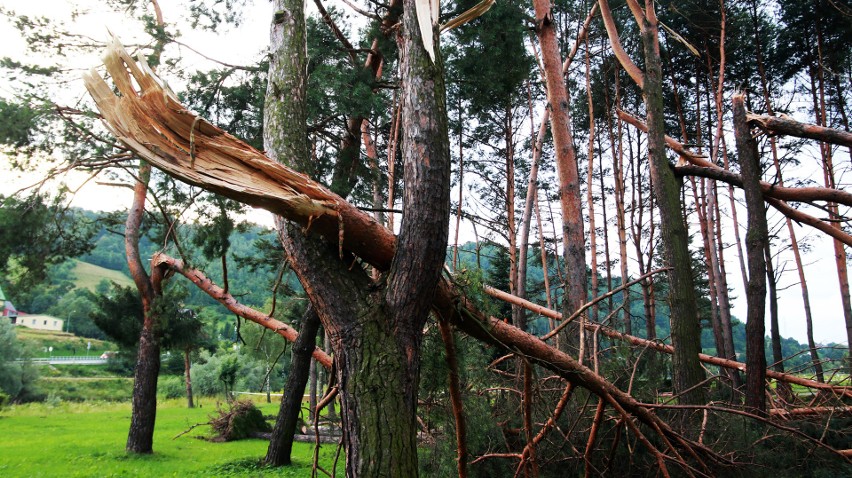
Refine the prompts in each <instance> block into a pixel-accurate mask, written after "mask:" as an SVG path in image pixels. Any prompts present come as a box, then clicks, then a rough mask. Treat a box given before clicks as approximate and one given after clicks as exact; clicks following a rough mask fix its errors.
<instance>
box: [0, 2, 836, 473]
mask: <svg viewBox="0 0 852 478" xmlns="http://www.w3.org/2000/svg"><path fill="white" fill-rule="evenodd" d="M178 3H179V5H173V4H168V5H167V4H165V3H164V2H158V1H157V0H107V1H105V2H101V5H100V6H99V7H98V9H93V7H91V6H90V5H82V4H81V5H78V6H77V7H76V8H75V9H73V10H72V12H71V15H70V16H69V17H68V18H55V17H52V16H51V15H50V14H49V13H47V12H44V13H43V14H39V15H37V16H35V15H29V14H22V13H18V12H15V11H13V10H12V9H9V8H3V9H2V12H3V14H4V16H5V17H6V19H7V20H8V22H9V24H10V25H12V26H14V27H15V29H16V30H17V32H18V34H19V35H20V36H21V37H22V38H23V39H24V41H25V43H26V51H27V54H26V55H24V56H23V57H5V58H3V59H2V60H0V67H2V68H3V69H4V74H5V75H6V77H7V79H8V83H7V84H8V86H7V87H5V88H6V90H9V91H13V92H14V93H13V94H9V95H0V111H2V113H3V114H2V115H0V140H2V143H3V145H4V152H5V156H6V158H7V160H8V163H9V167H10V168H12V169H17V170H30V171H33V170H34V171H39V172H40V173H41V174H43V175H44V176H45V178H46V179H50V178H54V177H60V176H62V175H64V174H66V173H68V172H69V171H72V170H73V171H76V172H83V173H84V174H86V175H88V177H89V181H91V182H96V183H98V184H99V185H101V186H106V187H111V188H113V190H114V191H115V194H122V195H125V196H126V197H129V198H132V200H131V202H130V203H129V204H130V206H129V207H128V208H127V209H126V210H122V211H118V212H113V213H91V212H87V211H80V210H75V209H69V208H68V207H66V206H63V205H64V204H67V198H68V197H71V196H73V195H74V193H75V192H76V191H73V190H69V189H68V188H65V189H62V188H60V189H58V190H50V188H48V187H46V186H43V187H42V188H36V190H35V191H33V190H32V189H28V190H26V191H21V192H19V193H17V194H15V195H10V197H8V198H7V199H5V202H4V213H3V214H2V216H0V221H3V222H4V225H3V227H2V229H0V236H2V237H0V239H2V243H0V266H3V270H4V278H3V280H2V285H3V288H4V290H7V289H9V290H12V289H14V290H17V291H20V292H19V294H21V295H19V296H18V297H17V298H16V299H17V300H18V301H19V302H20V303H22V304H26V305H27V307H29V308H30V309H31V310H37V309H38V308H39V307H42V308H45V310H46V309H48V308H49V307H50V305H51V304H50V303H49V302H50V301H49V299H48V300H45V299H41V302H39V297H40V296H41V297H44V296H45V294H51V293H53V294H54V297H55V296H56V295H58V292H60V289H61V287H62V286H61V284H56V283H51V281H53V280H54V279H55V278H56V277H57V274H59V275H60V276H61V273H62V272H61V270H62V267H63V266H62V264H67V262H66V261H67V260H68V259H69V258H73V257H77V258H79V259H81V260H85V261H87V262H91V263H96V264H98V265H101V266H105V267H107V268H109V269H113V270H122V271H124V272H126V273H127V275H128V276H129V277H130V278H131V279H132V283H133V286H132V287H129V288H128V287H120V286H118V285H112V286H109V285H107V284H103V285H102V286H98V290H97V291H95V293H94V294H92V295H91V296H88V298H86V299H85V300H88V301H89V302H90V306H91V308H92V310H93V311H94V317H96V319H95V320H94V321H93V324H92V325H93V326H94V327H93V328H92V332H90V333H99V332H100V333H103V334H105V335H106V336H109V337H111V338H113V339H114V340H116V341H117V342H118V343H122V344H124V345H125V346H126V347H124V348H125V349H126V350H132V353H131V354H130V356H129V357H130V359H129V361H128V362H129V366H130V367H131V368H132V369H133V374H134V382H133V392H132V413H131V417H130V423H129V432H128V437H127V442H126V445H125V446H126V451H127V452H128V453H130V454H149V453H152V452H154V453H155V452H156V443H154V441H153V434H154V427H155V422H156V417H157V387H158V377H159V375H160V372H161V365H162V364H161V357H162V353H163V352H164V351H166V350H182V351H183V352H184V357H185V363H186V366H185V368H186V378H187V380H186V389H187V393H188V394H191V386H190V373H189V368H190V362H191V361H192V360H193V358H194V357H199V354H200V353H202V352H199V351H200V350H202V349H204V348H205V347H208V348H209V347H210V346H209V345H204V344H203V343H202V340H201V339H203V338H204V337H207V338H208V339H209V338H210V337H211V336H213V337H214V338H215V339H216V340H225V341H228V340H231V341H234V343H235V344H236V343H243V344H245V343H246V341H245V338H244V335H246V336H251V335H252V334H253V336H257V334H261V339H260V340H263V337H265V336H266V335H267V333H268V335H273V336H274V335H278V336H280V338H281V342H282V343H290V344H291V345H290V346H289V351H288V352H287V353H286V354H287V357H286V359H285V360H284V364H285V365H286V367H287V368H288V371H287V373H286V383H284V384H283V388H284V393H283V396H282V399H281V405H280V410H279V412H278V416H277V418H276V420H275V425H274V428H273V429H272V431H271V433H270V438H269V448H268V452H267V454H266V456H265V457H264V458H262V460H261V461H262V463H263V464H264V466H269V467H278V466H283V465H287V464H288V463H290V453H291V448H292V446H293V437H294V433H295V430H296V427H297V422H298V419H299V413H300V410H301V406H302V397H303V395H304V393H305V388H306V386H307V385H308V382H309V381H311V387H312V389H314V388H316V387H319V388H321V393H320V392H317V391H314V392H313V393H312V395H313V396H315V397H316V398H315V399H314V400H312V402H311V404H310V407H311V417H313V418H316V420H314V421H319V417H320V415H321V411H322V410H323V409H325V408H326V407H328V406H329V405H330V404H332V406H335V407H338V408H339V410H337V411H335V414H337V413H339V417H340V424H339V426H340V429H341V431H342V434H341V436H340V437H339V443H338V446H339V448H340V450H341V452H342V456H343V458H341V460H342V463H344V464H343V465H342V467H341V468H344V469H345V471H344V473H345V475H346V476H353V477H354V476H418V475H424V476H449V475H453V474H458V475H459V476H460V477H465V476H520V475H523V476H564V475H566V474H570V475H580V474H582V475H584V476H596V475H602V476H610V475H619V474H629V475H631V476H632V475H636V476H658V475H662V476H736V475H746V474H747V475H749V476H752V475H757V476H764V475H767V476H769V475H772V476H837V475H842V474H848V473H849V472H850V470H852V435H850V433H852V430H851V429H850V423H852V417H850V415H852V403H850V401H852V383H850V371H852V355H850V352H849V347H848V344H849V343H852V299H850V291H849V279H848V265H847V261H848V256H847V251H846V249H845V247H847V246H852V235H850V232H849V226H848V224H847V221H848V220H847V219H846V217H845V214H846V213H847V210H848V208H849V207H850V206H852V195H850V193H849V192H848V191H847V190H846V189H847V184H846V182H845V179H844V178H845V176H846V174H845V173H846V172H848V167H849V164H850V163H849V161H850V160H852V132H850V127H849V119H848V112H847V105H848V101H849V99H850V95H849V89H850V88H849V87H850V83H852V54H850V53H852V3H850V2H849V1H848V0H813V1H809V2H803V1H793V0H774V1H770V2H757V1H754V0H736V1H734V0H727V1H726V0H717V1H702V0H690V1H687V2H666V3H664V2H656V3H655V2H653V1H651V0H647V1H645V2H642V1H639V0H626V1H623V2H622V1H611V2H610V1H607V0H600V1H598V2H587V1H572V0H559V1H553V2H550V1H548V0H532V1H531V2H520V1H516V0H482V1H481V2H476V1H475V0H458V1H452V2H444V3H441V2H433V1H424V0H389V1H387V2H386V3H385V2H382V1H375V0H367V1H358V0H351V1H350V0H344V1H343V2H341V3H338V2H328V1H325V2H324V1H323V0H314V1H313V2H303V1H299V0H274V1H273V2H271V3H272V5H267V4H266V3H267V2H252V1H251V0H185V1H183V2H178ZM254 3H258V4H261V3H262V4H263V5H262V6H263V7H264V8H265V10H264V13H263V17H262V18H263V22H264V23H263V24H262V25H261V24H251V25H250V28H253V29H260V28H263V29H268V30H269V32H270V33H269V44H268V45H265V46H261V47H259V48H260V51H257V52H251V51H246V52H245V54H244V55H243V57H242V58H243V59H244V62H243V63H242V64H234V63H230V62H225V61H217V60H216V58H215V57H216V51H209V50H206V49H205V48H204V45H203V44H190V41H191V40H189V38H192V34H188V33H187V31H190V30H191V31H193V32H194V31H204V32H208V33H209V34H212V35H225V36H227V35H229V32H232V31H236V30H235V29H238V28H240V27H241V26H243V25H244V24H248V23H250V22H257V21H258V19H255V18H254V17H251V16H250V13H251V12H253V11H254V10H255V9H256V7H257V6H255V5H254ZM99 15H101V17H98V16H99ZM93 16H94V17H98V18H103V19H107V18H108V19H110V22H111V23H110V24H109V25H108V27H109V30H110V32H111V33H110V34H109V36H107V35H100V34H94V33H90V32H84V33H81V32H80V31H78V30H76V29H75V25H74V23H75V21H78V20H79V19H80V18H89V19H90V18H91V17H93ZM119 26H120V28H119ZM231 39H232V41H234V42H238V41H239V40H238V38H236V37H231ZM247 48H248V47H247ZM95 55H98V56H95ZM80 58H85V59H87V60H86V61H88V62H89V63H86V64H85V65H82V67H84V68H85V71H82V72H81V68H82V67H81V66H80V65H79V64H78V62H79V61H80V60H79V59H80ZM199 58H202V59H204V62H200V60H199ZM200 64H203V65H206V66H205V67H204V68H200V67H198V66H197V65H200ZM89 68H91V69H89ZM72 89H73V92H72V93H71V94H70V95H69V94H68V91H69V90H72ZM4 91H5V90H4ZM43 184H44V183H43ZM250 208H256V209H263V210H265V211H268V212H270V213H272V215H274V224H275V227H274V230H263V229H261V228H258V227H257V226H252V225H250V224H248V223H246V222H245V221H244V218H245V214H246V212H247V211H249V209H250ZM36 213H37V214H36ZM9 231H17V233H10V232H9ZM23 231H26V232H25V233H23V234H22V232H23ZM829 242H830V243H831V249H829V246H828V243H829ZM815 264H817V265H815ZM64 267H69V266H64ZM51 277H53V278H54V279H52V278H51ZM809 280H810V284H811V285H812V287H811V288H809V287H808V286H809ZM813 284H817V285H813ZM829 287H830V288H832V290H833V291H834V292H833V293H834V294H836V297H837V299H836V300H833V302H832V303H831V304H827V303H826V301H825V300H824V296H825V293H824V290H823V289H827V288H829ZM51 291H52V292H51ZM61 293H62V294H72V295H73V294H77V293H76V292H71V291H70V290H69V289H68V288H67V287H66V289H65V290H61ZM80 294H82V293H80ZM832 297H835V296H832ZM71 300H74V298H73V297H71V298H69V299H68V301H69V302H70V301H71ZM80 300H83V299H82V298H81V299H80ZM38 304H41V305H38ZM217 304H218V305H217ZM737 304H742V305H741V306H738V305H737ZM735 309H736V310H737V311H738V312H737V313H738V314H739V315H737V314H735ZM97 317H100V319H97ZM790 322H795V323H796V326H795V327H796V328H797V329H796V330H802V331H803V334H802V335H801V336H797V337H796V339H800V340H801V341H802V342H803V343H802V344H800V343H799V342H798V341H796V340H793V339H790V338H784V337H782V333H783V332H782V326H788V325H787V324H788V323H790ZM211 327H212V328H211ZM829 327H830V329H829ZM205 330H206V331H205ZM249 330H251V332H249ZM821 330H832V331H834V332H833V333H832V335H831V337H832V338H831V339H830V340H825V339H819V338H818V337H820V336H821V335H818V334H819V333H821V332H820V331H821ZM841 330H844V331H845V334H842V333H841V332H840V331H841ZM210 331H212V332H210ZM231 331H233V334H232V333H231ZM800 337H801V338H800ZM822 337H825V336H824V335H822ZM276 339H277V338H276ZM268 340H271V339H268ZM829 342H830V343H829ZM134 354H135V356H134ZM282 354H283V352H282ZM208 357H209V355H208ZM205 360H207V359H205ZM234 367H236V364H234ZM320 368H323V369H325V370H327V372H325V373H323V374H320V375H321V377H322V378H321V379H319V384H317V379H316V378H314V379H311V377H316V376H317V372H316V370H317V369H320ZM234 370H236V368H234ZM234 373H236V372H234ZM267 375H270V373H269V371H267ZM231 384H232V386H233V384H234V382H233V381H232V382H231ZM190 397H191V395H190ZM189 404H190V405H191V404H192V399H191V398H189ZM317 444H318V445H319V441H318V442H317ZM315 456H316V454H315ZM258 459H261V458H260V457H258ZM335 468H336V467H335ZM313 473H314V474H319V473H325V474H334V471H332V472H331V473H329V472H328V470H325V469H324V468H322V467H321V466H320V465H319V464H318V463H317V461H316V460H315V462H314V468H313Z"/></svg>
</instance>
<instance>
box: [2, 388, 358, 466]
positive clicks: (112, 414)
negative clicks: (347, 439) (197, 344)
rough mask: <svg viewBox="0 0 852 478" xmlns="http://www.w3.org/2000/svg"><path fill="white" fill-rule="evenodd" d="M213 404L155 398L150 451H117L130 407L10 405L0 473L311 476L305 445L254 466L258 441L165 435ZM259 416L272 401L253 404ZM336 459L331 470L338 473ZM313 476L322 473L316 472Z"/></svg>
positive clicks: (327, 451)
mask: <svg viewBox="0 0 852 478" xmlns="http://www.w3.org/2000/svg"><path fill="white" fill-rule="evenodd" d="M212 400H213V399H206V400H205V399H203V398H202V403H203V405H204V408H201V409H199V408H196V409H192V410H190V409H187V408H186V407H185V405H184V402H183V401H182V400H168V401H161V402H160V406H159V408H158V410H157V427H156V431H155V433H154V454H153V455H149V456H134V455H128V454H127V453H125V451H124V444H125V440H126V439H127V429H128V426H129V424H130V404H128V403H106V402H97V401H91V402H85V403H68V402H62V403H60V404H59V405H57V406H54V407H51V406H49V405H47V404H27V405H22V406H12V407H9V408H7V409H4V410H3V411H2V412H0V476H3V477H54V476H55V477H87V476H91V477H119V476H120V477H134V476H139V477H161V476H180V477H184V476H199V477H200V476H204V477H207V476H252V477H254V476H270V477H281V476H286V477H302V476H311V462H312V456H313V445H312V444H306V443H296V445H295V447H294V453H293V459H294V464H293V465H292V466H289V467H283V468H279V469H269V468H261V467H259V466H258V464H257V463H258V461H259V460H260V459H261V458H262V457H263V456H264V455H265V453H266V447H267V444H268V442H266V441H265V440H242V441H237V442H230V443H211V442H208V441H206V440H202V439H199V438H196V437H198V436H201V435H204V434H207V433H209V427H207V426H202V427H198V428H196V429H194V430H192V431H191V432H189V433H188V434H186V435H184V436H182V437H180V438H178V439H176V440H173V439H172V438H173V437H174V436H175V435H177V434H179V433H181V432H183V431H184V430H186V429H188V428H189V427H190V426H191V425H194V424H196V423H200V422H206V421H207V420H208V415H209V414H211V413H212V412H213V411H214V410H215V403H214V402H213V401H212ZM258 405H259V406H260V408H261V410H262V411H263V413H264V414H265V415H274V414H276V413H277V409H278V404H277V403H272V404H266V403H259V404H258ZM335 452H336V446H334V445H323V447H322V448H321V449H320V465H321V466H322V467H323V468H325V469H326V470H329V472H331V467H332V462H333V460H334V454H335ZM343 466H344V464H343V458H342V457H341V459H340V462H339V463H338V465H337V473H338V475H342V473H343ZM320 474H322V473H321V472H320Z"/></svg>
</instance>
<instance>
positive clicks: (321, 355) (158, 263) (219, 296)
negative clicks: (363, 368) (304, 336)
mask: <svg viewBox="0 0 852 478" xmlns="http://www.w3.org/2000/svg"><path fill="white" fill-rule="evenodd" d="M151 266H152V267H162V268H165V269H167V270H171V271H174V272H177V273H178V274H181V275H182V276H184V277H186V278H187V279H189V280H190V281H191V282H192V283H193V284H195V285H196V286H197V287H198V288H199V289H201V290H202V291H204V292H206V293H207V295H209V296H210V297H212V298H214V299H216V301H217V302H219V303H220V304H222V305H224V306H225V307H226V308H227V309H228V310H230V311H231V312H233V313H234V314H236V315H238V316H240V317H242V318H244V319H246V320H250V321H252V322H254V323H256V324H258V325H261V326H263V327H266V328H267V329H269V330H271V331H273V332H275V333H276V334H278V335H280V336H281V337H284V338H285V339H286V340H288V341H289V342H295V341H296V337H298V336H299V333H298V332H297V331H296V329H294V328H293V327H290V326H289V325H287V324H285V323H284V322H281V321H280V320H277V319H274V318H272V317H270V316H269V315H267V314H264V313H263V312H260V311H258V310H255V309H252V308H251V307H249V306H247V305H244V304H241V303H239V302H238V301H237V299H235V298H234V296H232V295H231V294H229V293H227V292H225V289H223V288H221V287H219V286H218V285H216V284H215V283H213V281H212V280H210V278H208V277H207V276H206V275H205V274H204V273H203V272H201V271H200V270H198V269H194V268H192V267H187V266H186V265H184V263H183V261H181V260H179V259H175V258H174V257H171V256H168V255H166V254H163V253H162V252H158V253H156V254H154V257H152V258H151ZM311 355H313V357H314V359H316V361H317V362H319V363H320V364H321V365H322V366H323V367H325V368H328V369H330V368H331V356H329V355H328V354H327V353H325V351H323V350H322V349H320V348H319V347H317V348H315V349H314V351H313V353H312V354H311Z"/></svg>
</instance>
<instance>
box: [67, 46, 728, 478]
mask: <svg viewBox="0 0 852 478" xmlns="http://www.w3.org/2000/svg"><path fill="white" fill-rule="evenodd" d="M143 60H144V59H143ZM104 64H105V65H106V67H107V70H108V72H109V74H110V76H111V77H112V80H113V82H114V83H115V86H116V87H117V89H118V91H119V94H120V96H116V94H115V93H114V92H113V89H112V88H111V87H110V86H109V85H108V84H107V83H106V81H105V80H104V79H103V78H102V77H101V76H100V75H98V74H97V73H96V72H94V71H92V72H90V73H88V74H87V75H85V76H84V82H85V84H86V88H87V89H88V90H89V93H90V95H91V96H92V98H93V99H94V100H95V103H96V104H97V107H98V109H99V110H100V112H101V114H102V116H103V119H104V121H105V123H106V125H107V127H108V128H109V129H110V131H111V132H112V133H113V134H114V135H115V136H116V137H117V138H119V139H120V140H121V141H122V142H124V143H125V144H126V145H127V146H128V147H130V148H131V149H132V150H133V151H135V152H136V153H137V154H138V155H139V156H140V157H142V158H143V159H145V160H146V161H149V162H150V163H151V164H153V165H154V166H156V167H158V168H160V169H162V170H163V171H165V172H166V173H168V174H169V175H171V176H173V177H175V178H177V179H180V180H183V181H186V182H188V183H190V184H194V185H196V186H199V187H201V188H204V189H206V190H209V191H213V192H216V193H219V194H221V195H223V196H226V197H229V198H231V199H235V200H238V201H240V202H243V203H245V204H248V205H251V206H254V207H260V208H263V209H266V210H268V211H270V212H273V213H275V214H279V215H281V216H283V217H285V218H287V219H288V220H290V221H292V222H294V223H297V224H301V225H302V226H304V227H305V229H306V230H307V229H309V230H311V231H312V232H315V233H319V234H321V235H323V236H324V237H326V238H327V239H328V240H331V241H337V242H338V245H339V247H340V248H341V250H342V249H343V248H345V249H347V250H349V251H351V252H352V253H354V254H356V255H357V256H359V257H360V258H361V259H362V260H364V261H365V262H367V263H369V264H371V265H372V266H374V267H376V268H377V269H379V270H380V271H385V270H387V269H388V268H389V266H390V262H391V259H392V258H393V255H394V249H395V246H396V238H395V237H394V235H393V234H392V232H391V231H390V230H388V229H387V228H385V227H384V226H382V225H380V224H379V223H378V222H376V221H375V220H374V219H373V217H372V216H370V215H368V214H367V213H365V212H363V211H360V210H359V209H357V208H356V207H354V206H352V205H351V204H349V203H348V202H346V201H345V200H343V199H342V198H340V197H339V196H337V195H335V194H334V193H332V192H331V191H329V190H328V189H326V188H325V187H323V186H322V185H320V184H318V183H315V182H313V181H311V180H310V179H309V178H307V177H306V176H304V175H302V174H299V173H296V172H294V171H292V170H290V169H289V168H287V167H285V166H283V165H282V164H280V163H277V162H275V161H272V160H270V159H268V158H266V157H265V156H264V155H263V154H262V153H261V152H259V151H257V150H256V149H254V148H252V147H251V146H249V145H248V144H246V143H244V142H242V141H240V140H239V139H237V138H235V137H233V136H231V135H229V134H228V133H226V132H225V131H223V130H221V129H219V128H217V127H215V126H213V125H212V124H210V123H208V122H207V121H205V120H204V119H202V118H200V117H198V116H196V115H194V114H193V113H191V112H190V111H188V110H186V109H185V108H184V107H183V106H182V105H181V104H180V103H179V102H178V100H177V97H176V96H175V95H174V94H173V93H172V92H170V91H169V90H168V89H167V88H164V87H163V86H162V82H161V81H160V80H159V79H158V78H157V77H156V76H155V75H154V74H153V72H151V71H150V68H148V67H147V65H146V64H145V62H144V61H140V62H139V63H138V64H137V63H136V62H135V61H134V60H133V59H132V58H131V57H130V56H129V55H128V54H127V52H126V51H124V49H123V47H121V45H120V44H119V43H118V42H117V40H115V41H114V42H113V44H112V45H111V46H110V47H109V48H108V49H107V51H106V53H105V56H104ZM131 75H132V77H133V80H135V84H136V85H139V88H140V89H139V90H137V89H136V88H135V87H134V83H133V81H131ZM433 310H434V312H435V313H436V314H438V315H440V316H441V317H442V318H443V319H445V320H449V321H450V322H451V323H453V325H455V326H456V327H457V328H459V329H460V330H462V331H464V332H465V333H467V334H468V335H471V336H472V337H475V338H478V339H480V340H482V341H484V342H486V343H489V344H491V345H494V346H497V347H499V348H501V349H505V350H508V351H511V352H515V353H519V354H521V355H523V356H525V357H526V358H527V359H529V360H531V361H533V362H536V363H539V364H541V365H542V366H543V367H545V368H547V369H550V370H552V371H554V372H556V373H558V374H559V375H560V376H561V377H563V378H564V379H565V380H567V381H568V382H570V383H573V384H574V385H576V386H580V387H583V388H585V389H587V390H589V391H590V392H592V393H594V394H595V395H598V396H599V397H600V398H601V399H602V400H604V401H606V402H607V403H608V404H609V405H611V406H612V408H613V410H616V411H618V412H619V413H621V414H623V415H624V416H626V415H627V414H630V415H632V416H633V417H635V418H636V419H638V420H639V421H640V422H642V423H644V424H646V425H647V426H649V427H650V428H651V429H652V430H656V431H657V433H659V434H660V436H661V437H662V438H663V439H664V441H665V442H666V443H668V444H673V445H672V446H675V447H677V448H679V449H681V450H685V451H686V452H687V454H688V455H689V456H691V457H693V458H695V460H696V461H697V462H699V463H700V464H701V465H702V467H704V466H703V465H704V463H703V460H704V459H709V460H711V461H712V462H714V463H726V464H730V461H729V460H727V459H725V458H723V457H721V456H719V455H718V454H716V453H714V452H713V451H712V450H710V449H709V448H707V447H706V446H704V445H702V444H699V443H696V442H692V441H689V440H687V439H685V438H683V437H682V436H681V435H679V434H678V433H676V432H675V431H674V430H673V429H671V427H669V426H668V424H667V423H665V422H664V421H662V420H660V418H659V417H657V416H656V415H655V414H654V413H653V412H652V411H651V410H650V409H648V408H646V407H644V406H642V405H641V404H640V403H639V402H638V401H636V400H635V399H634V398H633V397H632V396H630V395H629V394H627V393H625V392H623V391H622V390H620V389H618V388H617V387H616V386H615V385H613V384H612V383H610V382H609V381H607V380H606V379H605V378H603V377H601V376H600V375H598V374H596V373H595V372H594V371H592V370H591V369H589V368H588V367H586V366H584V365H582V364H580V363H579V362H577V360H575V359H574V358H572V357H571V356H569V355H568V354H566V353H564V352H562V351H560V350H557V349H556V348H554V347H551V346H549V345H548V344H546V343H545V342H543V341H541V340H540V339H538V338H537V337H534V336H532V335H530V334H527V333H525V332H523V331H521V330H520V329H517V328H516V327H513V326H511V325H508V324H505V323H503V322H502V321H501V320H498V319H495V318H493V317H486V316H485V315H484V314H482V313H481V312H479V311H478V310H477V309H476V307H475V306H474V305H473V304H472V303H471V302H469V301H468V300H467V299H466V298H465V297H464V296H462V295H461V294H460V293H459V292H458V291H457V290H455V289H454V287H453V285H452V284H451V283H450V282H449V281H448V280H446V279H444V280H442V281H441V282H440V284H439V286H438V291H437V293H436V297H435V301H434V303H433ZM627 422H629V423H630V424H631V425H632V423H633V422H632V421H631V420H627ZM635 432H636V433H637V434H638V433H639V431H638V429H635ZM640 439H641V438H640ZM672 452H673V453H675V454H677V453H676V452H675V451H674V450H672ZM673 461H675V462H676V463H680V464H683V462H682V461H679V460H676V459H673Z"/></svg>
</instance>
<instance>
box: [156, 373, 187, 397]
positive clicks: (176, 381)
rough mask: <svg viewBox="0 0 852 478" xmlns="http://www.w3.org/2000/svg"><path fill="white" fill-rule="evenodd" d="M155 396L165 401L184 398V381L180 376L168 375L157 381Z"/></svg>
mask: <svg viewBox="0 0 852 478" xmlns="http://www.w3.org/2000/svg"><path fill="white" fill-rule="evenodd" d="M157 395H158V396H160V397H163V398H166V399H169V398H181V397H184V396H186V381H185V379H184V377H182V376H176V375H169V376H165V377H160V379H159V380H157Z"/></svg>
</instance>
